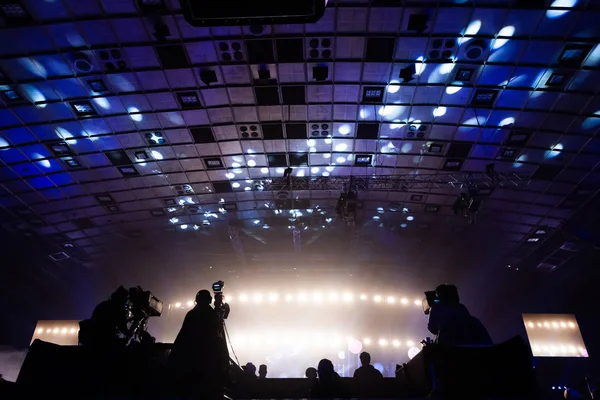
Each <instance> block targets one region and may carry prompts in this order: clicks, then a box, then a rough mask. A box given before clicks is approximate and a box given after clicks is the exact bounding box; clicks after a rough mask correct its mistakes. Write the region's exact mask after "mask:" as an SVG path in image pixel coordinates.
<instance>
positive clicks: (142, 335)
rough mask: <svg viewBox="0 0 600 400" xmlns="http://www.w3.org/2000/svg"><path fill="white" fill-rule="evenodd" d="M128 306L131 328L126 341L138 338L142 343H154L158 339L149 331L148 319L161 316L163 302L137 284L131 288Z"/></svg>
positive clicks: (128, 342) (129, 341)
mask: <svg viewBox="0 0 600 400" xmlns="http://www.w3.org/2000/svg"><path fill="white" fill-rule="evenodd" d="M127 308H128V325H129V330H128V332H127V334H126V337H125V339H126V343H127V344H130V343H132V342H133V341H136V340H137V341H139V342H140V343H154V342H155V341H156V339H155V338H154V337H153V336H152V335H150V334H149V333H148V331H147V329H148V319H149V318H150V317H160V315H161V314H162V309H163V302H162V301H160V300H159V299H157V298H156V297H155V296H154V295H153V294H152V293H150V292H149V291H147V290H146V291H145V290H144V289H142V287H141V286H136V287H132V288H130V289H129V301H128V302H127Z"/></svg>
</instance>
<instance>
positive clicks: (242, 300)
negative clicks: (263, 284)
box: [240, 293, 248, 303]
mask: <svg viewBox="0 0 600 400" xmlns="http://www.w3.org/2000/svg"><path fill="white" fill-rule="evenodd" d="M240 301H241V302H242V303H246V302H247V301H248V295H247V294H245V293H242V294H240Z"/></svg>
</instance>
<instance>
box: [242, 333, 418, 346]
mask: <svg viewBox="0 0 600 400" xmlns="http://www.w3.org/2000/svg"><path fill="white" fill-rule="evenodd" d="M356 341H359V342H360V345H361V346H373V345H378V346H379V347H395V348H403V347H407V348H411V347H414V346H415V345H416V343H415V342H414V341H413V340H400V339H398V338H379V339H377V340H376V339H372V338H370V337H365V338H363V339H362V340H358V339H355V338H353V337H347V338H346V339H345V340H344V339H342V338H341V337H339V336H331V335H318V334H315V335H293V334H290V335H265V336H262V335H249V336H246V335H236V336H234V337H233V338H232V342H233V344H234V345H238V346H245V345H250V346H261V345H262V346H273V347H276V346H279V345H284V346H299V347H319V348H320V347H327V346H331V347H336V348H337V347H340V346H343V345H344V344H348V345H352V344H353V343H354V342H356Z"/></svg>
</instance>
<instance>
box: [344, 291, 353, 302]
mask: <svg viewBox="0 0 600 400" xmlns="http://www.w3.org/2000/svg"><path fill="white" fill-rule="evenodd" d="M343 299H344V302H346V303H350V302H352V301H353V300H354V296H353V295H352V293H349V292H346V293H344V296H343Z"/></svg>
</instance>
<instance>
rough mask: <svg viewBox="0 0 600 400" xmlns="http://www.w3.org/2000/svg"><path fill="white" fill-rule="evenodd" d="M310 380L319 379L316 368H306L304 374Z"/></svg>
mask: <svg viewBox="0 0 600 400" xmlns="http://www.w3.org/2000/svg"><path fill="white" fill-rule="evenodd" d="M304 375H306V377H307V378H308V379H317V369H316V368H315V367H308V368H306V372H305V373H304Z"/></svg>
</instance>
